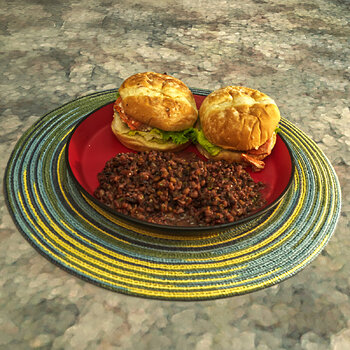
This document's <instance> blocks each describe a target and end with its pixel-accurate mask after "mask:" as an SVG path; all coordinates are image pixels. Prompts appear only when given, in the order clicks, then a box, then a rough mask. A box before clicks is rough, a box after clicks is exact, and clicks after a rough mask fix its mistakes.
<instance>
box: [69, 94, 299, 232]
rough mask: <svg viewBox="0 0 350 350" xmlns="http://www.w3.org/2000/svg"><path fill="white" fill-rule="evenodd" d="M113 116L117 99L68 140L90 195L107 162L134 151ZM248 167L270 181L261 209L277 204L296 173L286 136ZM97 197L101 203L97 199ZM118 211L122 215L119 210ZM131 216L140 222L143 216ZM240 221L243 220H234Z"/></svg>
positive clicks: (255, 176) (81, 181)
mask: <svg viewBox="0 0 350 350" xmlns="http://www.w3.org/2000/svg"><path fill="white" fill-rule="evenodd" d="M204 98H205V96H201V95H195V99H196V103H197V106H198V107H199V106H200V104H201V102H202V101H203V99H204ZM112 120H113V103H110V104H108V105H106V106H104V107H101V108H100V109H98V110H96V111H95V112H93V113H92V114H90V115H89V116H87V117H86V118H85V119H84V120H83V121H82V122H80V123H79V124H78V125H77V126H76V128H75V130H74V131H73V133H72V135H71V137H70V140H69V142H68V153H67V155H68V157H67V159H68V166H69V167H70V170H71V173H72V175H73V176H74V178H75V179H76V181H77V182H78V184H79V185H80V186H81V187H82V188H83V190H84V191H86V192H87V193H88V195H89V196H93V192H94V190H95V189H96V188H97V186H98V180H97V174H98V173H99V172H100V171H102V169H103V168H104V165H105V163H106V162H107V161H108V160H109V159H111V158H112V157H114V156H115V155H116V154H118V153H121V152H133V151H132V150H130V149H128V148H126V147H125V146H123V145H122V144H121V143H120V142H119V141H118V140H117V138H116V137H115V136H114V134H113V132H112V130H111V122H112ZM185 151H186V152H195V153H196V154H198V152H197V150H196V147H195V146H194V145H191V146H189V147H188V148H187V149H186V150H185ZM247 170H248V172H249V173H250V175H251V176H252V178H253V179H254V181H256V182H257V181H261V182H263V183H264V184H265V185H266V186H265V189H264V190H263V195H264V197H265V200H266V205H265V207H264V208H262V209H261V211H260V212H265V211H266V210H267V209H270V208H272V207H274V206H275V205H276V204H277V203H278V202H279V200H280V199H281V198H282V197H283V195H284V194H285V192H286V191H287V189H288V187H289V185H290V184H291V180H292V178H293V173H294V163H293V158H292V156H291V152H290V150H289V148H288V146H287V145H286V143H285V142H284V140H283V138H282V136H281V135H277V142H276V145H275V147H274V149H273V151H272V153H271V155H270V156H269V157H267V158H266V159H265V168H264V170H262V171H259V172H252V171H250V169H249V168H248V169H247ZM95 201H96V203H99V202H98V201H97V199H95ZM101 205H102V204H101ZM102 206H103V205H102ZM260 212H259V213H260ZM115 214H116V215H118V213H117V212H115ZM122 216H123V217H124V215H122ZM254 216H256V213H255V214H254ZM248 218H249V217H248ZM130 219H131V220H132V221H137V222H139V220H136V219H135V220H134V219H133V218H130ZM239 222H241V220H239V221H237V222H235V223H233V224H237V223H239ZM145 224H149V223H145ZM151 225H153V224H151ZM203 228H204V227H203ZM206 229H208V227H206Z"/></svg>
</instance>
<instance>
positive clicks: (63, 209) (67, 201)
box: [4, 89, 341, 300]
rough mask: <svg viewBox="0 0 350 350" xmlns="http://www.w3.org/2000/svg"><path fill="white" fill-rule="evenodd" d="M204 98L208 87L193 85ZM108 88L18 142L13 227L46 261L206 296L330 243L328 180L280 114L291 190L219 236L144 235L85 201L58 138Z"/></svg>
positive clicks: (113, 284) (117, 286)
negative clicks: (261, 212) (289, 162)
mask: <svg viewBox="0 0 350 350" xmlns="http://www.w3.org/2000/svg"><path fill="white" fill-rule="evenodd" d="M193 92H194V93H196V94H201V95H207V94H208V93H209V91H207V90H197V89H193ZM115 96H116V90H108V91H103V92H99V93H94V94H91V95H88V96H85V97H82V98H79V99H77V100H75V101H72V102H70V103H68V104H65V105H63V106H62V107H60V108H58V109H56V110H54V111H52V112H50V113H49V114H47V115H45V116H44V117H42V118H41V119H40V120H39V121H38V122H37V123H36V124H34V125H33V126H32V127H31V128H30V129H29V130H27V131H26V132H25V134H24V135H23V136H22V137H21V139H20V140H19V141H18V143H17V145H16V146H15V149H14V150H13V152H12V155H11V157H10V160H9V162H8V165H7V169H6V174H5V180H4V188H5V198H6V200H7V204H8V208H9V211H10V213H11V215H12V217H13V220H14V222H15V223H16V225H17V227H18V229H19V231H20V232H21V233H22V234H23V235H24V237H25V238H26V239H27V240H28V241H29V242H30V243H31V244H32V245H33V246H34V247H35V248H36V249H37V250H38V251H39V252H40V253H41V254H43V255H44V256H45V257H47V258H48V259H49V260H50V261H52V262H53V263H55V264H57V265H58V266H60V267H62V268H64V269H65V270H66V271H68V272H70V273H72V274H74V275H76V276H79V277H80V278H83V279H84V280H86V281H88V282H91V283H94V284H97V285H99V286H101V287H104V288H108V289H110V290H113V291H116V292H120V293H125V294H130V295H135V296H140V297H148V298H158V299H168V300H205V299H214V298H222V297H227V296H233V295H239V294H244V293H248V292H252V291H255V290H259V289H262V288H265V287H268V286H271V285H274V284H276V283H279V282H281V281H283V280H284V279H286V278H288V277H291V276H293V275H294V274H295V273H297V272H298V271H300V270H301V269H303V268H304V267H305V266H306V265H307V264H309V263H310V262H311V261H312V260H313V259H314V258H315V257H316V256H317V255H318V254H319V253H320V252H321V250H322V249H323V248H324V247H325V245H326V244H327V242H328V240H329V239H330V237H331V235H332V233H333V231H334V229H335V226H336V222H337V220H338V217H339V214H340V206H341V192H340V186H339V182H338V179H337V176H336V174H335V172H334V169H333V167H332V166H331V164H330V162H329V161H328V159H327V158H326V157H325V155H324V154H323V152H322V151H321V150H320V149H319V148H318V146H317V145H316V144H315V143H314V142H313V141H312V140H311V139H310V138H309V137H308V136H307V135H305V133H303V132H302V131H301V130H300V129H298V128H297V127H296V126H294V125H293V124H292V123H290V122H289V121H288V120H286V119H284V118H282V120H281V123H280V129H281V134H282V135H283V137H284V140H285V142H286V143H287V144H288V146H289V147H290V149H291V152H292V154H293V158H294V160H295V165H296V169H295V173H294V179H293V182H292V185H291V187H290V189H289V190H288V192H287V193H286V195H285V196H284V197H283V199H282V201H281V202H280V203H279V204H278V206H277V207H275V208H274V209H273V210H271V211H269V212H268V213H265V214H264V215H262V216H260V217H258V218H255V219H254V220H252V221H249V222H246V223H244V224H241V225H236V226H233V227H232V228H230V229H228V230H225V231H223V232H215V233H209V232H208V233H207V234H202V235H196V234H187V235H178V234H175V232H174V234H172V233H171V232H167V233H162V232H156V231H154V232H152V231H151V230H149V229H148V228H147V229H145V228H144V227H141V226H133V225H132V224H130V223H129V222H123V221H122V220H120V219H118V218H117V217H115V216H113V215H111V214H110V213H108V212H105V211H104V210H103V209H101V208H100V207H98V206H96V204H94V203H92V202H91V201H90V200H89V199H88V198H86V197H84V195H83V194H82V193H80V192H79V189H78V188H77V186H76V183H75V181H74V179H72V178H71V175H70V173H69V172H68V171H67V164H66V157H65V152H66V146H67V139H68V138H69V136H70V134H71V133H72V132H73V129H74V127H75V126H76V125H77V123H79V122H80V121H81V120H82V119H83V118H85V117H86V116H87V115H89V114H90V113H91V112H93V111H94V110H96V109H97V108H99V107H101V106H104V105H106V104H107V103H109V102H112V101H113V100H114V99H115Z"/></svg>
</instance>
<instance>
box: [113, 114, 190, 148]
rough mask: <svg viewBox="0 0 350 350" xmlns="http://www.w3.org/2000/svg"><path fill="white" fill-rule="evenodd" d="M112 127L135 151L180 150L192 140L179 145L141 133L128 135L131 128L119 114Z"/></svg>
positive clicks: (121, 139) (120, 139)
mask: <svg viewBox="0 0 350 350" xmlns="http://www.w3.org/2000/svg"><path fill="white" fill-rule="evenodd" d="M111 129H112V131H113V134H114V135H115V136H116V137H117V139H118V140H119V141H120V143H121V144H123V145H124V146H125V147H127V148H130V149H132V150H134V151H163V152H178V151H181V150H183V149H184V148H186V147H187V146H188V145H189V144H190V142H186V143H183V144H181V145H178V144H176V143H173V142H165V143H158V142H154V141H150V140H146V139H145V138H144V137H142V136H140V135H135V136H131V135H128V133H127V132H128V131H129V129H126V126H125V125H123V122H122V121H121V120H120V118H119V116H118V115H114V119H113V121H112V123H111Z"/></svg>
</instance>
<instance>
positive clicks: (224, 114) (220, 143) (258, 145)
mask: <svg viewBox="0 0 350 350" xmlns="http://www.w3.org/2000/svg"><path fill="white" fill-rule="evenodd" d="M280 118H281V117H280V112H279V109H278V107H277V105H276V104H275V102H274V101H273V100H272V99H271V98H270V97H269V96H267V95H265V94H264V93H262V92H260V91H257V90H254V89H250V88H247V87H241V86H227V87H224V88H221V89H219V90H216V91H214V92H212V93H211V94H209V95H208V96H207V97H206V98H205V100H204V101H203V103H202V105H201V106H200V108H199V122H198V123H197V130H198V132H197V133H198V136H197V145H196V146H197V148H198V150H199V151H200V152H201V153H202V154H203V155H204V156H205V157H206V158H212V159H217V160H219V159H223V160H226V161H229V162H241V163H245V164H249V165H251V166H252V167H253V169H255V170H260V169H263V168H264V166H265V163H264V162H263V159H264V158H266V157H267V156H268V155H269V154H271V151H272V149H273V147H274V146H275V143H276V132H277V127H278V123H279V121H280Z"/></svg>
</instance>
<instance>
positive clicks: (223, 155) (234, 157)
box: [196, 133, 277, 163]
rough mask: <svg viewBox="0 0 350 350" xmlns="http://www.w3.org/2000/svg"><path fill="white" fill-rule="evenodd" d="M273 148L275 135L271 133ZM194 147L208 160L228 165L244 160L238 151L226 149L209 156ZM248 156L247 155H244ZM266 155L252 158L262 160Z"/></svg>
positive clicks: (198, 147)
mask: <svg viewBox="0 0 350 350" xmlns="http://www.w3.org/2000/svg"><path fill="white" fill-rule="evenodd" d="M272 136H273V146H272V148H273V147H274V146H275V144H276V140H277V135H276V133H273V135H272ZM196 147H197V149H198V151H199V152H200V153H201V154H202V155H203V156H204V157H206V158H208V159H214V160H226V161H227V162H229V163H244V162H245V161H244V159H242V153H244V152H240V151H230V150H228V149H223V150H222V151H221V152H220V153H218V154H217V155H215V156H212V155H210V154H209V153H208V152H207V151H206V150H205V149H204V148H203V147H202V146H201V145H200V144H196ZM246 154H249V153H246ZM267 156H268V154H260V155H254V158H255V159H257V160H263V159H264V158H266V157H267Z"/></svg>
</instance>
